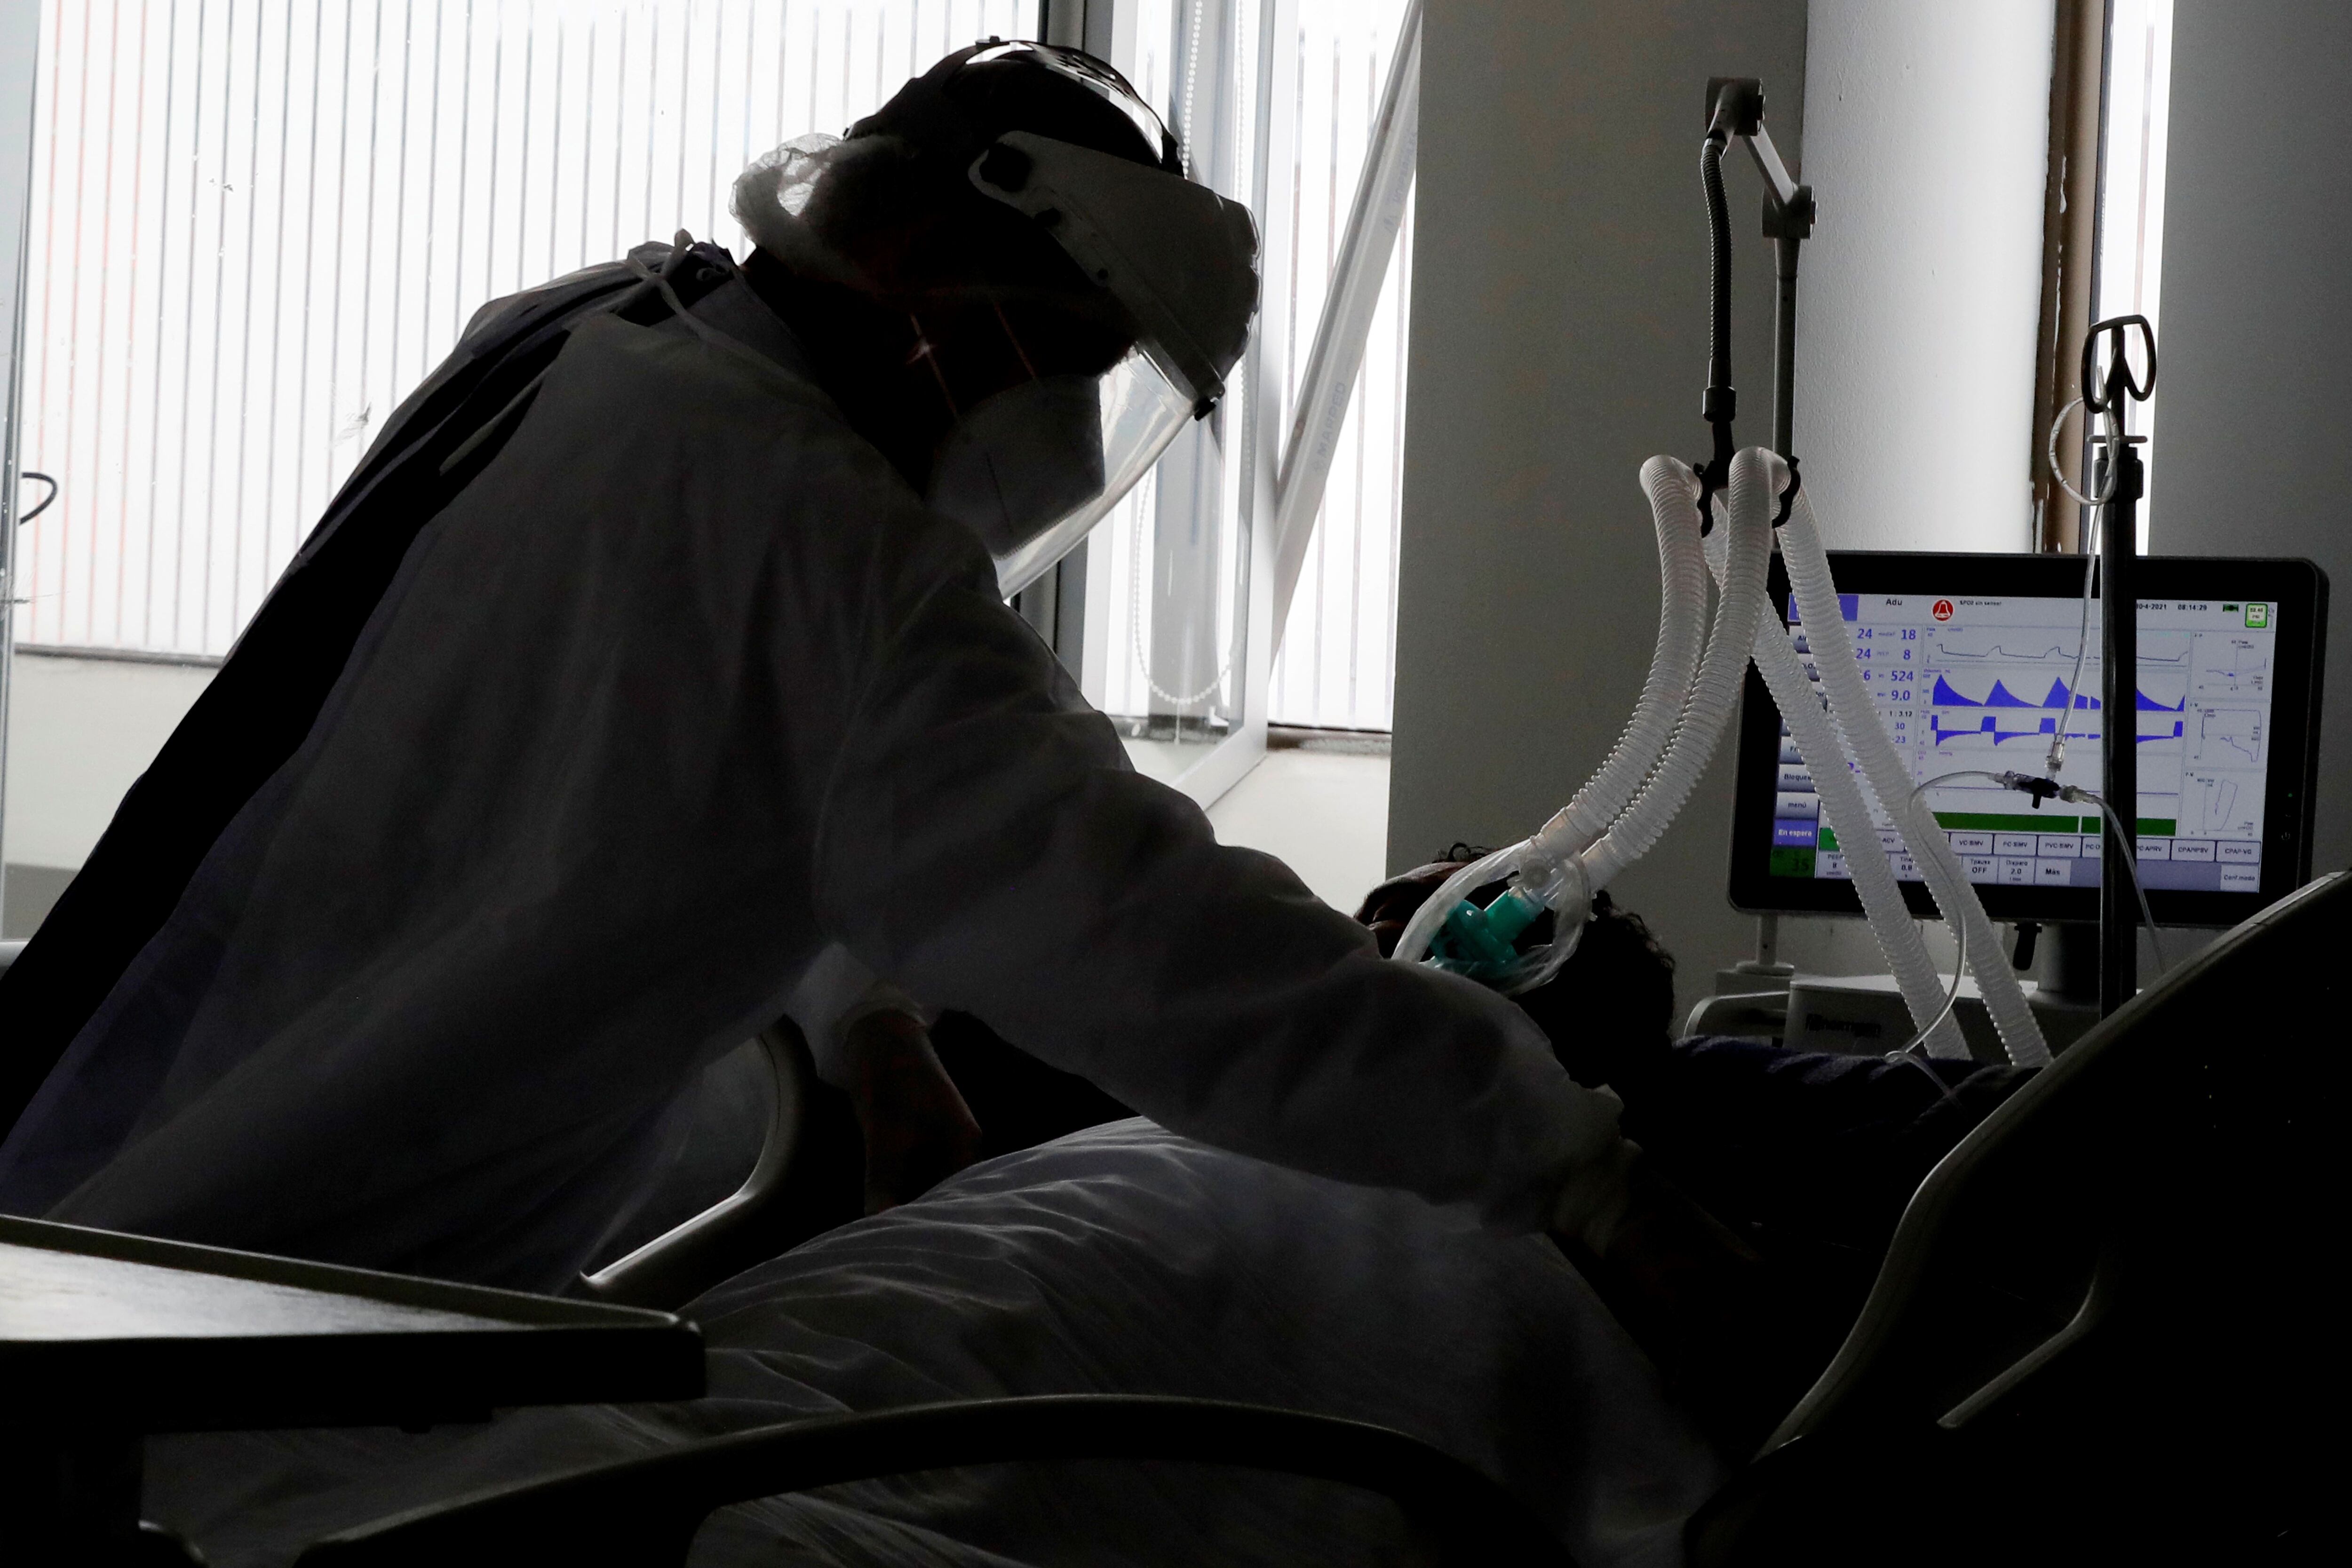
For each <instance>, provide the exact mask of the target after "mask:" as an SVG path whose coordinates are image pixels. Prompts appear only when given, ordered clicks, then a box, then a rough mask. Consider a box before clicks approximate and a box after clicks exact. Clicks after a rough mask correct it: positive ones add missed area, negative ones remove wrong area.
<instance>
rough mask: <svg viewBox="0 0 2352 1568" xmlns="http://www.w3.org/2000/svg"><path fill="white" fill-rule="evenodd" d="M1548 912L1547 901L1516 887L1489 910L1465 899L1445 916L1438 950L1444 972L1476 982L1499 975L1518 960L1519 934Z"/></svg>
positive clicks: (1496, 901)
mask: <svg viewBox="0 0 2352 1568" xmlns="http://www.w3.org/2000/svg"><path fill="white" fill-rule="evenodd" d="M1543 912H1544V904H1543V900H1540V899H1538V898H1535V897H1533V896H1531V895H1530V894H1529V893H1528V891H1527V890H1526V889H1523V888H1521V887H1518V886H1517V885H1516V884H1515V885H1513V886H1512V887H1511V889H1509V890H1508V891H1507V892H1505V893H1504V894H1503V896H1502V897H1501V898H1499V899H1496V900H1495V901H1494V902H1493V903H1491V904H1489V905H1487V906H1486V908H1485V909H1483V910H1482V909H1480V908H1479V907H1478V906H1477V905H1475V904H1474V903H1472V902H1471V901H1470V900H1467V899H1465V900H1462V901H1461V902H1460V903H1458V904H1456V905H1454V908H1453V909H1452V910H1449V911H1448V912H1447V914H1446V916H1445V925H1444V929H1443V931H1441V932H1440V934H1439V937H1438V940H1437V941H1436V942H1433V943H1432V944H1431V945H1432V946H1433V948H1436V949H1437V950H1438V951H1437V953H1436V957H1437V961H1438V964H1439V966H1440V967H1441V968H1444V969H1450V970H1452V971H1454V973H1457V974H1467V975H1469V976H1471V977H1472V978H1473V979H1484V978H1486V977H1488V976H1490V975H1495V974H1499V973H1501V972H1502V971H1503V970H1504V969H1506V968H1507V967H1508V966H1509V965H1510V964H1511V963H1513V962H1514V961H1515V960H1517V957H1518V951H1517V948H1516V947H1515V946H1514V945H1513V944H1514V943H1516V942H1517V941H1518V938H1519V933H1520V932H1521V931H1526V930H1527V929H1528V926H1530V925H1532V924H1534V923H1535V919H1536V917H1537V916H1538V915H1539V914H1542V913H1543Z"/></svg>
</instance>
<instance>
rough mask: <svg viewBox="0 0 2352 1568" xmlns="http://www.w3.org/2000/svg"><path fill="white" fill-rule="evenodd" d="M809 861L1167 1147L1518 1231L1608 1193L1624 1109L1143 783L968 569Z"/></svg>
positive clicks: (975, 559) (867, 739)
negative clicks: (1315, 1177) (1150, 1122)
mask: <svg viewBox="0 0 2352 1568" xmlns="http://www.w3.org/2000/svg"><path fill="white" fill-rule="evenodd" d="M885 596H886V597H887V592H886V595H885ZM817 843H818V854H817V863H816V887H815V889H814V892H815V899H816V906H817V910H818V912H819V916H820V918H821V920H822V921H824V923H825V925H826V926H827V927H828V929H829V931H830V932H831V933H832V934H833V935H835V937H836V938H838V939H839V940H840V941H842V942H845V944H847V945H848V946H849V947H850V948H851V949H852V950H853V951H854V952H856V953H857V954H858V955H859V956H860V957H861V958H862V959H863V960H864V961H865V962H866V963H868V964H869V965H870V966H872V967H873V968H874V969H875V970H877V972H878V973H882V974H884V975H887V976H888V977H889V978H890V979H892V980H894V981H896V982H898V984H902V985H904V986H905V987H907V988H908V990H909V991H912V992H913V993H914V994H917V995H919V996H920V997H922V998H923V1000H924V1001H925V1002H926V1003H929V1004H931V1005H938V1006H947V1007H959V1008H962V1009H965V1010H968V1011H970V1012H972V1013H974V1014H977V1015H978V1016H981V1017H982V1018H985V1019H986V1020H987V1021H988V1022H989V1023H990V1024H991V1025H992V1026H994V1027H996V1028H997V1029H998V1030H999V1031H1000V1032H1002V1033H1003V1035H1005V1036H1006V1037H1009V1038H1011V1039H1013V1040H1017V1041H1018V1042H1020V1044H1021V1045H1022V1046H1023V1047H1025V1048H1027V1049H1029V1050H1031V1051H1034V1053H1035V1054H1036V1055H1038V1056H1039V1057H1041V1058H1045V1060H1047V1061H1049V1062H1051V1063H1053V1064H1054V1065H1055V1066H1056V1067H1060V1068H1066V1069H1067V1070H1069V1071H1072V1072H1076V1073H1079V1074H1081V1075H1083V1076H1085V1077H1087V1078H1088V1079H1092V1080H1093V1081H1094V1082H1096V1083H1097V1084H1099V1085H1100V1086H1101V1087H1102V1088H1104V1089H1107V1090H1108V1091H1109V1092H1110V1093H1112V1094H1114V1095H1117V1096H1118V1098H1119V1099H1121V1100H1124V1101H1126V1102H1127V1103H1129V1104H1130V1105H1133V1106H1135V1107H1137V1108H1138V1109H1139V1110H1142V1111H1144V1112H1145V1113H1146V1114H1148V1115H1150V1116H1151V1117H1152V1118H1153V1119H1154V1120H1156V1121H1160V1122H1161V1123H1162V1124H1163V1125H1165V1126H1168V1127H1170V1128H1171V1129H1173V1130H1174V1131H1180V1132H1183V1133H1187V1134H1189V1135H1191V1136H1194V1137H1198V1138H1200V1139H1202V1140H1203V1141H1204V1142H1212V1143H1215V1144H1219V1145H1222V1146H1223V1147H1225V1148H1229V1149H1233V1150H1235V1151H1238V1152H1244V1153H1248V1154H1254V1155H1257V1156H1260V1157H1263V1158H1265V1159H1267V1160H1270V1161H1274V1162H1276V1163H1282V1164H1286V1165H1289V1166H1293V1167H1295V1168H1298V1169H1302V1170H1308V1171H1313V1172H1316V1173H1322V1174H1326V1175H1330V1176H1336V1177H1339V1178H1342V1179H1345V1180H1349V1181H1356V1182H1362V1183H1367V1184H1381V1185H1390V1186H1400V1187H1405V1188H1409V1189H1411V1190H1413V1191H1416V1192H1419V1193H1421V1194H1423V1195H1425V1196H1428V1197H1430V1198H1432V1199H1435V1200H1438V1201H1441V1202H1454V1201H1468V1202H1471V1203H1475V1205H1477V1206H1478V1207H1479V1208H1480V1210H1481V1211H1483V1212H1484V1213H1485V1214H1486V1215H1487V1216H1488V1217H1489V1218H1490V1219H1492V1220H1494V1221H1496V1222H1498V1223H1501V1224H1505V1225H1509V1226H1521V1227H1525V1228H1529V1229H1533V1228H1537V1227H1540V1226H1545V1225H1547V1224H1549V1223H1552V1222H1553V1221H1554V1220H1555V1218H1557V1217H1558V1212H1559V1211H1558V1205H1559V1199H1560V1197H1561V1194H1563V1192H1564V1191H1567V1192H1569V1193H1570V1194H1571V1202H1570V1209H1571V1211H1576V1210H1578V1209H1580V1207H1581V1206H1582V1205H1579V1204H1577V1203H1576V1202H1575V1201H1574V1199H1573V1194H1574V1189H1575V1187H1576V1186H1577V1185H1578V1183H1577V1181H1576V1177H1577V1176H1578V1174H1579V1173H1580V1172H1583V1173H1587V1174H1588V1176H1589V1180H1588V1182H1587V1183H1586V1185H1589V1186H1593V1187H1596V1188H1598V1187H1605V1186H1610V1185H1612V1184H1613V1182H1614V1179H1615V1178H1614V1173H1615V1171H1616V1168H1617V1166H1618V1165H1619V1164H1620V1163H1622V1153H1621V1152H1620V1149H1619V1144H1620V1141H1619V1138H1618V1135H1617V1128H1616V1115H1615V1104H1614V1102H1613V1101H1612V1100H1609V1099H1607V1098H1606V1097H1603V1096H1601V1095H1598V1094H1595V1093H1592V1092H1590V1091H1587V1090H1585V1089H1580V1087H1578V1086H1577V1085H1576V1084H1575V1083H1574V1082H1573V1081H1571V1080H1570V1079H1569V1077H1568V1075H1567V1074H1566V1073H1565V1072H1564V1071H1562V1070H1561V1068H1559V1064H1558V1062H1557V1061H1556V1060H1555V1059H1554V1058H1553V1056H1552V1053H1551V1051H1550V1049H1549V1047H1548V1045H1547V1044H1546V1042H1545V1040H1544V1037H1543V1036H1542V1035H1541V1034H1540V1033H1539V1032H1538V1030H1537V1029H1536V1028H1535V1026H1533V1025H1532V1024H1531V1023H1530V1022H1529V1021H1528V1019H1527V1018H1526V1016H1524V1015H1522V1014H1521V1013H1520V1012H1519V1010H1518V1009H1517V1008H1516V1007H1514V1006H1513V1005H1510V1004H1509V1003H1508V1002H1507V1001H1505V1000H1503V999H1502V998H1501V997H1499V996H1496V995H1495V994H1492V993H1490V992H1488V991H1486V990H1485V989H1483V988H1482V987H1480V986H1478V985H1476V984H1472V983H1471V982H1469V981H1466V980H1462V979H1458V978H1455V977H1453V976H1449V975H1444V974H1440V973H1435V972H1433V971H1431V970H1428V969H1424V968H1421V967H1417V966H1408V965H1404V964H1399V963H1391V962H1389V961H1387V960H1384V959H1382V958H1381V956H1380V955H1379V952H1377V951H1376V949H1375V948H1374V946H1373V943H1372V940H1371V938H1370V935H1369V934H1368V933H1367V932H1366V931H1364V930H1363V928H1361V927H1360V926H1359V925H1357V924H1356V922H1355V921H1351V920H1349V918H1348V917H1347V916H1345V915H1343V914H1340V913H1339V912H1338V911H1337V910H1332V909H1329V908H1328V907H1327V906H1325V905H1324V904H1322V903H1321V902H1319V901H1318V900H1317V899H1316V898H1315V897H1314V895H1312V894H1311V893H1309V892H1308V891H1307V889H1306V888H1305V887H1304V886H1303V885H1301V883H1300V882H1299V880H1298V879H1297V877H1295V876H1293V875H1292V874H1291V872H1290V871H1289V869H1288V868H1286V867H1285V866H1284V865H1283V864H1282V863H1281V862H1280V861H1278V860H1276V859H1275V858H1272V857H1271V856H1267V855H1263V854H1259V853H1257V852H1255V851H1252V850H1247V849H1237V848H1231V847H1223V846H1221V845H1219V844H1218V843H1217V842H1216V838H1215V836H1214V835H1213V832H1212V831H1211V829H1210V826H1209V823H1208V819H1207V818H1206V817H1205V816H1203V815H1202V812H1201V811H1200V809H1199V808H1198V807H1197V806H1195V805H1193V804H1192V801H1191V800H1189V799H1187V798H1186V797H1185V796H1183V795H1181V794H1179V793H1177V792H1176V791H1174V790H1172V789H1170V788H1168V787H1166V786H1165V785H1162V784H1156V783H1154V782H1153V781H1151V780H1150V779H1147V778H1144V777H1142V776H1141V775H1139V774H1138V773H1135V772H1134V771H1133V770H1132V769H1131V768H1130V767H1129V765H1128V762H1127V758H1126V754H1125V752H1124V751H1123V750H1122V748H1121V747H1120V744H1119V742H1118V737H1117V736H1116V734H1115V733H1114V732H1113V731H1112V729H1111V726H1110V724H1109V722H1108V721H1107V720H1105V719H1104V718H1103V717H1102V716H1101V715H1100V714H1098V713H1096V712H1095V711H1093V710H1091V709H1089V708H1087V706H1086V704H1085V702H1084V701H1083V700H1081V699H1080V697H1079V695H1078V693H1077V691H1076V689H1075V687H1074V686H1073V685H1072V683H1071V682H1070V680H1069V679H1068V678H1067V676H1066V674H1065V673H1064V672H1063V670H1062V669H1061V668H1060V666H1059V664H1058V663H1057V662H1056V660H1055V658H1054V657H1053V655H1052V654H1051V653H1050V652H1049V651H1048V650H1047V649H1046V648H1045V647H1044V646H1043V644H1041V643H1040V642H1039V641H1038V639H1037V638H1036V637H1034V635H1033V634H1032V633H1031V632H1030V631H1029V629H1028V628H1027V626H1025V625H1024V624H1023V623H1022V622H1021V621H1020V619H1019V618H1018V617H1017V616H1014V615H1013V614H1012V613H1011V612H1010V611H1008V610H1007V609H1006V608H1005V607H1004V605H1003V604H1002V603H1001V602H999V601H998V600H997V598H996V596H995V594H994V583H993V579H992V574H990V573H989V571H988V568H987V562H986V558H985V557H984V556H982V554H981V553H980V552H979V551H978V549H977V547H976V546H975V547H974V548H973V549H972V550H971V552H970V555H969V560H968V562H967V563H965V564H964V565H961V566H960V567H958V568H957V569H956V570H955V571H954V572H953V574H952V577H951V580H950V581H949V582H947V583H946V584H945V585H940V583H939V580H938V579H937V578H936V577H934V578H933V579H932V584H931V585H930V586H929V589H928V591H925V592H923V593H922V594H920V595H919V597H918V598H917V599H916V600H915V601H914V602H912V603H911V604H909V605H908V608H907V610H906V612H905V613H904V615H903V616H902V617H900V618H898V621H897V624H896V630H895V632H894V634H893V635H891V636H890V637H888V638H887V639H885V640H884V641H883V642H882V643H881V644H880V645H879V646H878V647H877V656H876V658H875V660H874V668H873V669H872V671H871V674H870V676H869V678H868V679H867V681H866V686H865V689H864V690H863V693H862V696H861V698H860V700H859V702H858V704H857V708H856V712H855V715H854V717H853V718H852V721H851V723H850V726H849V730H848V732H847V734H846V736H845V742H844V745H843V749H842V754H841V757H840V762H839V765H838V768H837V771H836V773H835V777H834V778H833V779H832V780H831V781H830V784H829V787H828V788H827V789H826V791H825V795H824V804H823V816H822V821H821V823H820V826H819V832H818V840H817Z"/></svg>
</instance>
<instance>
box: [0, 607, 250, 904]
mask: <svg viewBox="0 0 2352 1568" xmlns="http://www.w3.org/2000/svg"><path fill="white" fill-rule="evenodd" d="M212 676H213V672H212V671H211V670H209V669H205V668H192V667H189V666H186V665H167V664H131V663H124V662H120V661H116V660H112V659H84V658H53V657H49V656H45V655H43V654H41V653H40V652H38V651H37V650H36V649H31V648H23V647H20V648H18V649H17V650H16V684H15V689H14V690H13V691H12V692H11V694H10V703H9V714H8V792H7V819H6V824H5V832H0V853H5V856H6V858H7V863H8V899H7V907H6V910H5V925H6V931H5V934H6V935H9V936H24V935H27V934H29V933H30V928H31V926H32V924H33V923H34V922H36V921H37V920H38V919H39V917H40V915H41V914H42V913H45V912H46V911H47V907H48V905H49V903H50V902H51V901H53V900H55V899H56V897H57V895H58V892H59V891H61V890H62V889H63V888H64V885H65V882H66V880H67V878H68V874H69V873H71V872H72V871H74V870H76V869H78V868H79V867H80V865H81V863H82V861H83V860H84V859H85V858H87V857H88V856H89V851H90V848H91V847H92V846H94V845H96V844H97V842H98V837H99V835H100V834H101V833H103V832H105V831H106V825H107V823H108V822H110V820H112V819H113V816H114V808H115V807H116V806H117V805H120V804H121V800H122V795H123V792H124V791H126V790H128V789H129V788H130V787H131V784H132V783H133V782H134V781H135V780H137V778H138V777H139V775H140V774H141V773H143V772H145V771H146V768H147V764H148V763H151V762H152V761H153V760H154V757H155V753H156V752H159V751H161V750H163V742H164V741H165V740H167V739H168V738H169V737H170V736H171V733H172V731H173V728H174V727H175V726H177V725H178V723H179V722H180V720H181V719H182V718H183V717H184V715H185V714H186V713H187V711H188V709H189V708H190V707H191V706H192V705H193V704H194V702H195V700H196V698H197V697H198V696H199V695H201V694H202V693H203V691H204V689H205V685H206V684H207V683H208V682H210V681H211V679H212Z"/></svg>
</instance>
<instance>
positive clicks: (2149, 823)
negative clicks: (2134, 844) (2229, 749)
mask: <svg viewBox="0 0 2352 1568" xmlns="http://www.w3.org/2000/svg"><path fill="white" fill-rule="evenodd" d="M1936 826H1938V827H1942V828H1947V829H1957V830H1958V831H1960V832H1963V833H1969V832H1975V833H1984V832H1992V833H2081V834H2088V835H2089V836H2091V837H2098V832H2099V819H2098V818H2097V817H2095V816H2001V815H1998V814H1995V813H1992V812H1977V811H1939V812H1937V814H1936ZM2179 829H2180V822H2179V818H2177V817H2170V816H2143V817H2141V818H2140V819H2139V824H2138V826H2137V827H2136V828H2135V829H2134V831H2135V832H2136V833H2137V835H2138V836H2139V837H2142V838H2170V837H2173V836H2174V835H2175V834H2176V833H2178V832H2179ZM1821 847H1822V853H1823V854H1829V855H1833V854H1835V853H1836V852H1837V833H1836V831H1835V830H1834V829H1832V828H1828V827H1824V828H1822V841H1821ZM1772 853H1773V854H1775V855H1787V854H1798V853H1805V852H1804V851H1798V850H1789V849H1776V850H1774V851H1773V852H1772Z"/></svg>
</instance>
